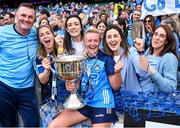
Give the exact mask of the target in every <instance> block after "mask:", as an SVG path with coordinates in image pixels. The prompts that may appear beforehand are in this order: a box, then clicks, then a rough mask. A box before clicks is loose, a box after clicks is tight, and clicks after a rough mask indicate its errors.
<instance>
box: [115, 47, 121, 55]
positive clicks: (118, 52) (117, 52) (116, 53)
mask: <svg viewBox="0 0 180 128" xmlns="http://www.w3.org/2000/svg"><path fill="white" fill-rule="evenodd" d="M120 51H121V50H120V48H118V50H116V51H113V54H114V56H118V55H120V53H121V52H120Z"/></svg>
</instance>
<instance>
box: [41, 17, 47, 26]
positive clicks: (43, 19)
mask: <svg viewBox="0 0 180 128" xmlns="http://www.w3.org/2000/svg"><path fill="white" fill-rule="evenodd" d="M43 20H46V21H47V22H48V25H49V20H48V19H47V18H45V17H43V18H42V19H40V21H39V26H40V24H41V22H42V21H43Z"/></svg>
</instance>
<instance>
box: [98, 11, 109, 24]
mask: <svg viewBox="0 0 180 128" xmlns="http://www.w3.org/2000/svg"><path fill="white" fill-rule="evenodd" d="M102 15H105V22H107V18H108V15H107V14H106V13H105V12H102V13H101V14H100V15H99V19H101V16H102ZM101 20H102V19H101Z"/></svg>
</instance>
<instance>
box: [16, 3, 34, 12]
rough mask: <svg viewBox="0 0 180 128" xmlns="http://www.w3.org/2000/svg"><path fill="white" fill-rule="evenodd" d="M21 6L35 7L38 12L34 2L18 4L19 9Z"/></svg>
mask: <svg viewBox="0 0 180 128" xmlns="http://www.w3.org/2000/svg"><path fill="white" fill-rule="evenodd" d="M20 7H27V8H30V9H33V10H34V11H35V12H36V8H35V6H34V5H33V4H32V3H21V4H20V5H19V6H18V9H19V8H20Z"/></svg>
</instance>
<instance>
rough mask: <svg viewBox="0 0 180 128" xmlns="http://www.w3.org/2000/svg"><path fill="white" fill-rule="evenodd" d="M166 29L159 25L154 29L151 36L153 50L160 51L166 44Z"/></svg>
mask: <svg viewBox="0 0 180 128" xmlns="http://www.w3.org/2000/svg"><path fill="white" fill-rule="evenodd" d="M166 37H167V34H166V31H165V30H164V29H163V28H162V27H159V28H157V29H156V30H155V32H154V34H153V37H152V47H153V48H154V52H156V53H160V52H161V51H162V50H163V49H164V47H165V45H166Z"/></svg>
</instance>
